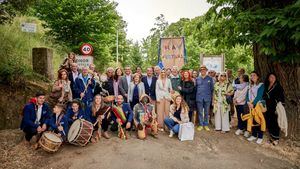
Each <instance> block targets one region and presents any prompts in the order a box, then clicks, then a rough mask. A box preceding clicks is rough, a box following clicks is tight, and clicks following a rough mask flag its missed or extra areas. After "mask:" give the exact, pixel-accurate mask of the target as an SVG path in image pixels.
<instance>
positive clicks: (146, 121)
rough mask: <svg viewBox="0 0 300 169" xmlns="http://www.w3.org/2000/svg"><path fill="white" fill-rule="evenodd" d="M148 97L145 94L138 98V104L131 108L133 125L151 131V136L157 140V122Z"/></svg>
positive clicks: (153, 108)
mask: <svg viewBox="0 0 300 169" xmlns="http://www.w3.org/2000/svg"><path fill="white" fill-rule="evenodd" d="M150 100H151V99H150V97H149V96H148V95H146V94H144V95H142V96H141V97H140V103H138V104H136V105H135V106H134V108H133V113H134V124H135V126H136V128H138V125H139V124H141V125H142V126H143V127H146V129H151V135H152V136H153V137H155V138H157V120H156V117H157V116H156V113H155V107H154V105H153V104H151V103H150Z"/></svg>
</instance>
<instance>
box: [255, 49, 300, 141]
mask: <svg viewBox="0 0 300 169" xmlns="http://www.w3.org/2000/svg"><path fill="white" fill-rule="evenodd" d="M259 51H260V49H259V45H257V44H254V45H253V55H254V68H255V70H256V71H257V72H258V73H259V74H260V76H261V77H263V80H264V78H265V77H266V76H267V74H268V73H270V72H273V73H275V74H276V75H277V78H278V80H279V82H280V84H281V85H282V87H283V90H284V94H285V103H286V104H285V109H286V113H287V118H288V137H289V138H291V139H292V140H297V141H299V140H300V64H299V63H282V62H279V61H274V60H272V58H271V57H269V56H266V55H263V54H260V52H259Z"/></svg>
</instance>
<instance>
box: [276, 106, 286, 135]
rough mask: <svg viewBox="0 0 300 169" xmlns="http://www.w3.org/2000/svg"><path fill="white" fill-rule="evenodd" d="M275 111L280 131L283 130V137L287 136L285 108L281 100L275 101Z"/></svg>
mask: <svg viewBox="0 0 300 169" xmlns="http://www.w3.org/2000/svg"><path fill="white" fill-rule="evenodd" d="M275 113H276V114H277V115H278V119H277V122H278V126H279V127H280V129H281V131H283V132H284V133H285V137H287V135H288V121H287V117H286V112H285V108H284V107H283V105H282V103H281V102H278V103H277V106H276V112H275Z"/></svg>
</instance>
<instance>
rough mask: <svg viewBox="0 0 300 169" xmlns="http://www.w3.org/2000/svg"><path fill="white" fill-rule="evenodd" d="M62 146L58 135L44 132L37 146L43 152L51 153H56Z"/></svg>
mask: <svg viewBox="0 0 300 169" xmlns="http://www.w3.org/2000/svg"><path fill="white" fill-rule="evenodd" d="M61 144H62V139H61V137H60V136H59V135H57V134H55V133H52V132H50V131H46V132H44V133H43V135H42V137H41V138H40V140H39V145H40V146H41V147H42V149H43V150H45V151H47V152H50V153H53V152H56V151H57V150H58V149H59V147H60V146H61Z"/></svg>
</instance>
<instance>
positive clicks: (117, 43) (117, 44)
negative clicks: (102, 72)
mask: <svg viewBox="0 0 300 169" xmlns="http://www.w3.org/2000/svg"><path fill="white" fill-rule="evenodd" d="M116 46H117V50H116V51H117V65H119V29H118V28H117V42H116Z"/></svg>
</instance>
